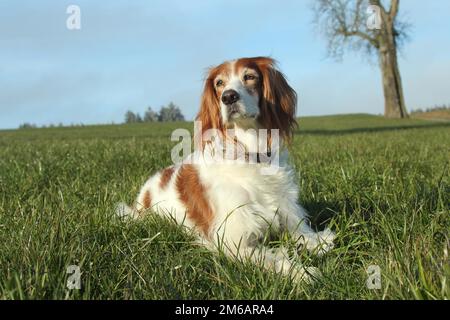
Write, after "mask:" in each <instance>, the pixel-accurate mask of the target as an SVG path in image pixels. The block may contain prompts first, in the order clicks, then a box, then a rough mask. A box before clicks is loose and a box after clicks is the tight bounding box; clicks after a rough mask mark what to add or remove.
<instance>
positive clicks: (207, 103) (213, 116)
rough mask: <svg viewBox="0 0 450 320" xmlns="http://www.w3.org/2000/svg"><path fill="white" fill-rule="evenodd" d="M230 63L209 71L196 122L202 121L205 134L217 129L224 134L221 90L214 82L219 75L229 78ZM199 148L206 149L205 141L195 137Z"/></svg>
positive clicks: (202, 130) (202, 129)
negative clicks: (221, 113) (221, 114)
mask: <svg viewBox="0 0 450 320" xmlns="http://www.w3.org/2000/svg"><path fill="white" fill-rule="evenodd" d="M229 64H230V63H229V62H224V63H222V64H221V65H219V66H217V67H214V68H211V69H209V72H208V76H207V77H206V80H205V86H204V88H203V94H202V98H201V103H200V111H199V112H198V114H197V117H196V120H197V121H201V132H202V134H205V132H206V131H207V130H209V129H217V130H219V131H220V132H222V133H223V132H224V131H225V128H224V126H223V123H222V120H221V116H220V95H221V90H220V89H218V90H217V89H216V87H215V83H214V81H215V80H216V78H217V76H218V75H224V76H228V75H229V73H230V66H229ZM194 139H195V144H196V146H197V147H200V148H204V147H205V141H203V137H197V136H196V137H194Z"/></svg>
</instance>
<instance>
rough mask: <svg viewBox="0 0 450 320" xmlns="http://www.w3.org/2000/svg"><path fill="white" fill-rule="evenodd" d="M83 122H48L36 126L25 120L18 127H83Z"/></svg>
mask: <svg viewBox="0 0 450 320" xmlns="http://www.w3.org/2000/svg"><path fill="white" fill-rule="evenodd" d="M84 126H85V125H84V124H83V123H71V124H68V125H64V124H63V123H62V122H60V123H58V124H53V123H50V124H48V125H45V124H43V125H42V126H40V127H39V126H38V125H37V124H35V123H30V122H25V123H22V124H20V125H19V129H36V128H62V127H84Z"/></svg>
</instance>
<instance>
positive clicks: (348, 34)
mask: <svg viewBox="0 0 450 320" xmlns="http://www.w3.org/2000/svg"><path fill="white" fill-rule="evenodd" d="M341 33H342V35H343V36H345V37H352V36H356V37H360V38H361V39H364V40H367V41H369V42H370V44H371V45H373V46H374V47H375V48H378V41H377V40H376V39H375V38H372V37H371V36H370V35H368V34H367V33H364V32H362V31H359V30H352V31H348V30H341Z"/></svg>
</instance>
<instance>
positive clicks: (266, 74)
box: [251, 57, 298, 143]
mask: <svg viewBox="0 0 450 320" xmlns="http://www.w3.org/2000/svg"><path fill="white" fill-rule="evenodd" d="M251 60H252V61H253V62H254V63H255V64H256V65H257V66H258V69H259V71H260V72H261V75H262V83H261V95H260V106H259V108H260V117H259V121H260V122H261V124H262V125H263V126H264V127H265V128H267V129H278V130H279V133H280V138H282V139H283V140H285V141H286V142H287V143H290V142H291V141H292V138H293V135H294V130H295V129H296V128H297V126H298V124H297V121H296V120H295V114H296V107H297V93H296V92H295V91H294V89H292V88H291V86H289V84H288V83H287V81H286V78H285V76H284V75H283V74H282V73H281V72H280V71H278V70H277V69H276V67H275V60H273V59H271V58H267V57H257V58H251Z"/></svg>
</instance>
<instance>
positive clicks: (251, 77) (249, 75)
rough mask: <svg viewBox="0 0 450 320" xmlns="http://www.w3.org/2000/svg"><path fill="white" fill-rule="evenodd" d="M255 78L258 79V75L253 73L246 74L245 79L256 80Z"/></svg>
mask: <svg viewBox="0 0 450 320" xmlns="http://www.w3.org/2000/svg"><path fill="white" fill-rule="evenodd" d="M255 79H256V77H255V76H254V75H252V74H246V75H245V76H244V81H248V80H255Z"/></svg>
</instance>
